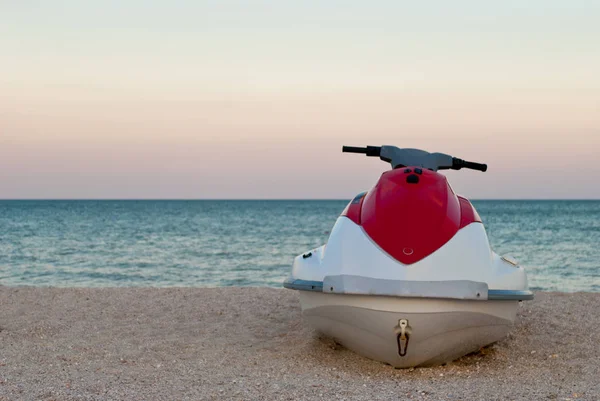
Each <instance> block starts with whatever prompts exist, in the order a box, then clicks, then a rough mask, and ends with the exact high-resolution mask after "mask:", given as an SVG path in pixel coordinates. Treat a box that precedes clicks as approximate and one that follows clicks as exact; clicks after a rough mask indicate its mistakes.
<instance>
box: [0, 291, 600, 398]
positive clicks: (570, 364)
mask: <svg viewBox="0 0 600 401" xmlns="http://www.w3.org/2000/svg"><path fill="white" fill-rule="evenodd" d="M599 316H600V294H589V293H576V294H563V293H537V294H536V300H535V301H532V302H528V303H525V304H524V306H523V307H521V308H520V311H519V316H518V320H517V323H516V325H515V327H514V329H513V330H512V332H511V334H510V335H509V336H508V337H507V338H506V339H505V340H503V341H501V342H499V343H497V344H495V345H493V346H491V347H489V348H487V349H485V350H484V351H483V352H479V353H477V354H472V355H469V356H467V357H464V358H461V359H460V360H458V361H456V362H453V363H451V364H449V365H447V366H440V367H436V368H417V369H413V370H396V369H393V368H391V367H389V366H386V365H384V364H381V363H378V362H375V361H371V360H368V359H365V358H362V357H360V356H358V355H356V354H354V353H352V352H351V351H348V350H346V349H344V348H342V347H340V346H337V345H336V344H335V343H334V342H333V341H331V340H328V339H325V338H321V337H320V336H319V335H318V334H316V333H315V332H314V331H313V330H312V329H310V328H309V327H308V325H307V324H306V323H305V322H303V320H302V317H301V314H300V308H299V303H298V300H297V295H296V293H295V292H293V291H287V290H283V289H282V290H278V289H270V288H170V289H154V288H119V289H113V288H104V289H73V288H70V289H60V288H29V287H22V288H14V287H13V288H11V287H0V343H1V348H0V400H34V399H35V400H179V399H181V400H183V399H188V400H212V399H215V400H216V399H237V400H242V399H243V400H263V399H264V400H280V399H281V400H296V399H327V400H329V399H332V400H337V399H347V400H390V399H423V400H536V399H542V400H554V399H556V400H565V399H573V400H575V399H580V400H600V346H599V344H600V331H599V327H600V317H599Z"/></svg>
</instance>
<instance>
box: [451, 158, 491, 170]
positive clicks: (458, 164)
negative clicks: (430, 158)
mask: <svg viewBox="0 0 600 401" xmlns="http://www.w3.org/2000/svg"><path fill="white" fill-rule="evenodd" d="M451 168H452V169H453V170H460V169H461V168H470V169H471V170H478V171H483V172H485V171H487V164H481V163H473V162H468V161H466V160H463V159H459V158H457V157H453V158H452V167H451Z"/></svg>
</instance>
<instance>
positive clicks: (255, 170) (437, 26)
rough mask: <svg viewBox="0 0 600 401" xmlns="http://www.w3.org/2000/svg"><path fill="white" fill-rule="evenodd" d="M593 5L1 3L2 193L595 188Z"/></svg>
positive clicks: (599, 65)
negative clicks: (428, 172) (441, 172)
mask: <svg viewBox="0 0 600 401" xmlns="http://www.w3.org/2000/svg"><path fill="white" fill-rule="evenodd" d="M599 21H600V1H578V0H573V1H567V0H563V1H552V0H530V1H522V0H519V1H512V0H511V1H494V2H492V1H441V0H440V1H421V2H417V1H398V0H395V1H364V0H363V1H350V0H344V1H333V0H329V1H324V0H320V1H275V0H270V1H262V0H249V1H227V0H216V1H202V0H196V1H184V0H171V1H148V0H144V1H142V0H120V1H113V0H105V1H96V2H86V1H75V0H70V1H61V0H55V1H49V0H48V1H40V0H22V1H0V198H155V199H156V198H351V197H352V196H354V195H355V194H356V193H358V192H360V191H362V190H365V189H368V188H369V187H370V186H372V185H373V184H374V182H375V181H376V179H377V177H378V176H379V174H380V173H381V172H383V171H384V170H386V169H387V168H388V166H387V165H386V164H384V163H383V162H381V161H378V160H377V159H375V158H366V157H364V156H360V155H352V154H342V153H341V146H342V145H354V146H364V145H367V144H369V145H382V144H393V145H397V146H400V147H416V148H421V149H425V150H429V151H432V152H433V151H438V152H444V153H449V154H452V155H453V156H457V157H460V158H463V159H468V160H473V161H478V162H485V163H488V165H489V170H488V172H487V173H480V172H475V171H469V170H462V171H460V172H448V173H445V174H447V176H448V177H449V180H450V182H451V183H452V185H453V187H454V189H455V190H456V191H457V192H459V193H461V194H464V195H466V196H468V197H471V198H475V199H482V198H496V199H508V198H535V199H540V198H600V23H599Z"/></svg>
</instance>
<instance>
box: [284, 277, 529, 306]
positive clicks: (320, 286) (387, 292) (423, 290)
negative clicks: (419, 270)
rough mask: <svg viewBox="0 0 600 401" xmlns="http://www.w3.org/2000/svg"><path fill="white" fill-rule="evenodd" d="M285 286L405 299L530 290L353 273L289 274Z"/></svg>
mask: <svg viewBox="0 0 600 401" xmlns="http://www.w3.org/2000/svg"><path fill="white" fill-rule="evenodd" d="M283 286H284V287H285V288H289V289H292V290H301V291H317V292H325V293H331V294H353V295H380V296H390V297H404V298H442V299H464V300H484V301H485V300H489V301H527V300H531V299H533V293H532V292H531V291H522V290H489V289H488V286H487V284H486V283H480V282H476V281H469V280H453V281H405V280H385V279H376V278H371V277H361V276H353V275H337V276H326V277H325V278H324V280H323V281H309V280H300V279H294V278H292V277H290V278H288V279H287V280H285V282H284V283H283Z"/></svg>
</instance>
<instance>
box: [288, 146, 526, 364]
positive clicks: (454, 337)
mask: <svg viewBox="0 0 600 401" xmlns="http://www.w3.org/2000/svg"><path fill="white" fill-rule="evenodd" d="M343 151H344V152H352V153H364V154H366V155H367V156H377V157H380V159H381V160H384V161H386V162H389V163H390V164H391V165H392V170H390V171H387V172H385V173H383V174H382V175H381V177H380V178H379V181H378V182H377V183H376V184H375V186H374V187H373V188H372V189H371V190H369V191H368V192H364V193H361V194H359V195H357V196H356V197H355V198H354V199H353V200H352V201H351V202H350V203H349V204H348V206H347V207H346V209H344V211H343V212H342V215H341V216H340V217H339V218H338V219H337V221H336V223H335V226H334V227H333V229H332V231H331V235H330V237H329V241H328V242H327V244H326V245H324V246H322V247H320V248H317V249H313V250H310V251H308V252H306V253H304V254H302V255H299V256H298V257H296V259H295V260H294V264H293V268H292V273H291V275H290V277H289V278H288V279H287V280H286V281H285V282H284V287H286V288H290V289H294V290H299V294H300V303H301V306H302V311H303V315H304V316H305V318H306V319H307V320H308V322H309V323H310V324H311V325H312V326H314V327H315V328H316V329H317V330H319V331H320V332H322V333H324V334H326V335H328V336H330V337H333V338H334V339H335V340H336V341H338V342H339V343H341V344H342V345H344V346H346V347H347V348H349V349H351V350H353V351H355V352H357V353H359V354H361V355H364V356H366V357H368V358H371V359H375V360H378V361H382V362H386V363H388V364H390V365H392V366H394V367H412V366H422V365H436V364H441V363H444V362H448V361H451V360H453V359H456V358H459V357H461V356H463V355H465V354H467V353H469V352H472V351H475V350H477V349H479V348H480V347H482V346H485V345H487V344H490V343H493V342H495V341H498V340H500V339H502V338H503V337H504V336H506V334H507V333H508V331H509V329H510V327H511V325H512V323H513V322H514V319H515V315H516V312H517V307H518V304H519V301H521V300H530V299H533V294H532V292H530V291H529V290H528V286H527V276H526V274H525V271H524V270H523V268H522V267H521V266H519V265H518V264H517V263H516V262H515V261H513V260H511V259H510V258H505V257H500V256H498V255H497V254H495V253H494V252H493V251H492V250H491V249H490V245H489V242H488V237H487V234H486V232H485V228H484V226H483V224H482V222H481V218H480V217H479V215H478V214H477V212H476V211H475V209H474V208H473V205H471V203H470V202H469V200H467V199H466V198H463V197H461V196H457V195H456V194H455V193H454V191H453V190H452V188H451V187H450V185H449V184H448V182H447V180H446V177H445V176H444V175H442V174H440V173H438V172H437V171H438V170H443V169H454V170H460V169H461V168H470V169H474V170H479V171H486V170H487V166H486V165H485V164H478V163H472V162H467V161H464V160H461V159H458V158H455V157H452V156H449V155H446V154H442V153H428V152H425V151H422V150H418V149H400V148H397V147H395V146H381V147H378V146H367V147H366V148H356V147H347V146H344V148H343Z"/></svg>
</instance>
